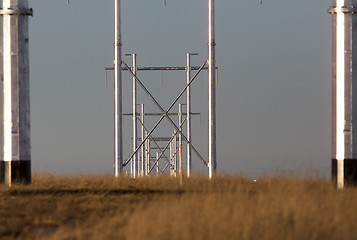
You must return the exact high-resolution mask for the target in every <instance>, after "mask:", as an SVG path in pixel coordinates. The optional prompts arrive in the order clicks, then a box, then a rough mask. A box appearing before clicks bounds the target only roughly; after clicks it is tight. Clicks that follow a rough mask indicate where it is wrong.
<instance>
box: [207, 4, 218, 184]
mask: <svg viewBox="0 0 357 240" xmlns="http://www.w3.org/2000/svg"><path fill="white" fill-rule="evenodd" d="M208 18H209V19H208V25H209V26H208V84H209V86H208V105H209V106H208V135H209V136H208V175H209V178H212V176H213V175H214V174H215V173H216V166H217V161H216V56H215V45H216V43H215V0H208Z"/></svg>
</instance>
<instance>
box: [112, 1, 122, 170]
mask: <svg viewBox="0 0 357 240" xmlns="http://www.w3.org/2000/svg"><path fill="white" fill-rule="evenodd" d="M114 10H115V14H114V21H115V24H114V25H115V26H114V29H115V33H114V35H115V41H114V77H115V81H114V132H115V137H114V138H115V139H114V149H115V150H114V166H115V167H114V168H115V169H114V171H115V176H116V177H118V176H119V174H122V172H123V132H122V74H121V61H122V59H121V45H122V44H121V21H120V11H121V7H120V0H114Z"/></svg>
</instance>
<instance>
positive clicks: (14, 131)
mask: <svg viewBox="0 0 357 240" xmlns="http://www.w3.org/2000/svg"><path fill="white" fill-rule="evenodd" d="M11 11H12V12H17V13H18V14H14V15H12V14H11V13H10V12H11ZM30 12H32V10H30V9H28V1H27V0H17V1H15V0H2V11H1V19H2V22H1V27H0V31H2V34H1V37H2V40H1V44H2V45H1V48H2V51H1V52H2V54H1V60H0V61H1V67H0V69H1V70H0V72H1V75H2V76H1V78H2V79H3V80H2V81H1V84H0V86H1V90H2V91H1V94H0V96H1V98H2V100H1V102H2V105H1V111H2V113H1V114H0V115H1V118H2V119H1V120H2V121H1V123H2V127H1V132H2V139H1V144H2V148H1V150H0V152H1V154H2V159H1V161H0V182H4V183H6V184H7V185H9V186H11V183H12V182H22V183H27V184H29V183H31V143H30V84H29V44H28V42H29V34H28V15H30Z"/></svg>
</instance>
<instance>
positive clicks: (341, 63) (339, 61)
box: [336, 0, 345, 188]
mask: <svg viewBox="0 0 357 240" xmlns="http://www.w3.org/2000/svg"><path fill="white" fill-rule="evenodd" d="M343 6H344V0H337V1H336V7H343ZM336 27H337V28H336V37H337V38H336V159H337V162H338V163H337V169H338V170H337V174H338V175H337V186H338V188H343V161H344V157H345V139H344V138H345V136H344V132H343V130H344V128H345V105H344V102H345V99H344V98H345V96H344V92H345V51H344V50H345V16H344V13H342V12H340V13H337V16H336Z"/></svg>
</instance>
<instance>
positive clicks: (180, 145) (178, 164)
mask: <svg viewBox="0 0 357 240" xmlns="http://www.w3.org/2000/svg"><path fill="white" fill-rule="evenodd" d="M182 105H183V104H181V103H180V104H179V110H178V122H179V129H180V131H181V132H182ZM186 122H187V121H186ZM178 138H179V139H178V140H179V144H178V145H179V146H178V147H179V149H181V148H182V137H181V135H180V134H179V136H178ZM187 140H189V139H188V138H187ZM189 141H190V140H189ZM189 148H190V147H189V146H188V149H189ZM180 159H182V152H181V151H179V160H178V161H177V164H176V172H178V171H179V169H181V165H180ZM179 174H181V172H179ZM176 176H177V174H176Z"/></svg>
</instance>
